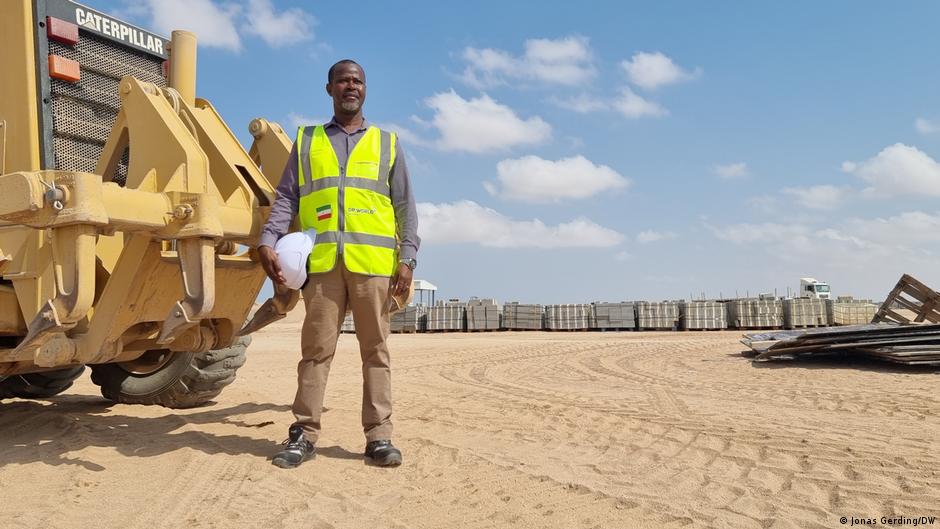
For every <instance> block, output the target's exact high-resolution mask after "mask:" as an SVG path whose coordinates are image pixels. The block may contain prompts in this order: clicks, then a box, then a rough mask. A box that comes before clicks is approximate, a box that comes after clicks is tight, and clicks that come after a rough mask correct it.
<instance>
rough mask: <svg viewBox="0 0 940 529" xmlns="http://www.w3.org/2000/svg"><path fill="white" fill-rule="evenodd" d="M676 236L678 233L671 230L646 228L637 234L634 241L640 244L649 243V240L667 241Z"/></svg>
mask: <svg viewBox="0 0 940 529" xmlns="http://www.w3.org/2000/svg"><path fill="white" fill-rule="evenodd" d="M678 236H679V235H678V234H676V233H675V232H671V231H655V230H646V231H641V232H640V233H638V234H637V236H636V242H638V243H640V244H649V243H651V242H659V241H668V240H671V239H675V238H676V237H678Z"/></svg>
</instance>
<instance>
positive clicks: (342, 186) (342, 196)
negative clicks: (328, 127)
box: [336, 153, 352, 261]
mask: <svg viewBox="0 0 940 529" xmlns="http://www.w3.org/2000/svg"><path fill="white" fill-rule="evenodd" d="M350 154H352V153H350ZM346 165H349V158H348V156H347V159H346ZM336 207H337V208H338V209H339V211H338V212H337V214H338V215H339V217H337V219H336V223H337V226H339V230H337V233H336V239H337V240H336V255H337V258H339V257H340V256H342V255H343V232H344V231H345V230H346V166H340V168H339V189H337V191H336ZM343 259H344V261H345V257H344V258H343Z"/></svg>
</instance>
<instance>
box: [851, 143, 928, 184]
mask: <svg viewBox="0 0 940 529" xmlns="http://www.w3.org/2000/svg"><path fill="white" fill-rule="evenodd" d="M842 170H843V171H845V172H847V173H852V174H854V175H856V176H858V177H859V178H861V179H862V180H864V181H866V182H868V183H869V184H870V187H868V188H866V189H865V190H864V193H865V194H866V195H868V196H873V197H890V196H896V195H928V196H940V164H938V163H937V162H936V161H935V160H934V159H933V158H931V157H930V156H928V155H927V154H925V153H924V152H922V151H920V150H919V149H917V148H916V147H911V146H908V145H904V144H903V143H895V144H894V145H891V146H889V147H885V148H884V149H883V150H882V151H881V152H879V153H878V154H877V155H876V156H874V157H873V158H869V159H868V160H865V161H864V162H858V163H856V162H844V163H843V164H842Z"/></svg>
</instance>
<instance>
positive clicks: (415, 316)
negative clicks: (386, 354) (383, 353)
mask: <svg viewBox="0 0 940 529" xmlns="http://www.w3.org/2000/svg"><path fill="white" fill-rule="evenodd" d="M427 309H428V308H427V307H426V306H424V305H409V306H407V307H405V308H403V309H401V310H400V311H398V312H396V313H395V314H392V318H391V331H392V332H423V331H425V330H427V327H428V315H427Z"/></svg>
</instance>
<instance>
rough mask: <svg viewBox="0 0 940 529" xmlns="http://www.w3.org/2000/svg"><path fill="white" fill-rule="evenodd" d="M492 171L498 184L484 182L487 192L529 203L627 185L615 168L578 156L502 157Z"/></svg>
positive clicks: (592, 193) (592, 194)
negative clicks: (554, 159)
mask: <svg viewBox="0 0 940 529" xmlns="http://www.w3.org/2000/svg"><path fill="white" fill-rule="evenodd" d="M496 172H497V178H498V180H499V186H496V185H495V184H493V183H491V182H487V183H486V184H484V185H485V186H486V189H487V191H489V192H490V194H493V195H499V196H501V197H503V198H506V199H510V200H519V201H522V202H531V203H549V202H561V201H563V200H569V199H581V198H587V197H591V196H594V195H596V194H598V193H600V192H602V191H612V190H615V189H623V188H626V187H627V186H629V185H630V181H629V180H628V179H626V178H624V177H623V176H622V175H621V174H620V173H618V172H617V171H614V170H613V169H611V168H610V167H608V166H606V165H596V164H594V163H593V162H591V161H590V160H588V159H587V158H585V157H583V156H581V155H578V156H573V157H571V158H562V159H560V160H558V161H553V160H545V159H543V158H539V157H538V156H523V157H522V158H516V159H511V160H502V161H501V162H499V163H498V164H496Z"/></svg>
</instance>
